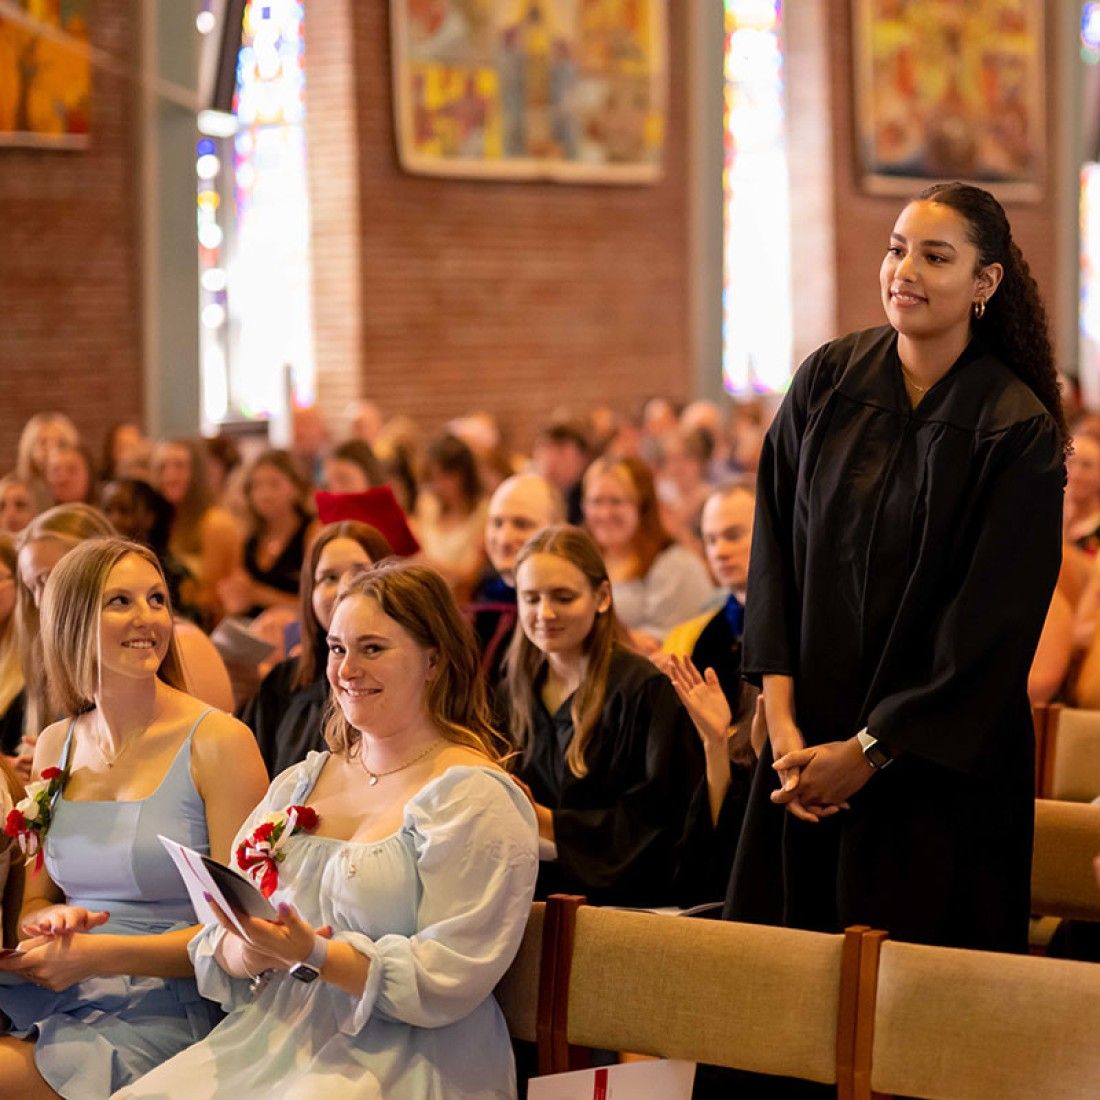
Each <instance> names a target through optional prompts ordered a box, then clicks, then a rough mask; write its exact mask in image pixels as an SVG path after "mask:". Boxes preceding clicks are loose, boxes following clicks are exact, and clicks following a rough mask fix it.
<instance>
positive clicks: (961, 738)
mask: <svg viewBox="0 0 1100 1100" xmlns="http://www.w3.org/2000/svg"><path fill="white" fill-rule="evenodd" d="M999 447H1000V451H1001V454H1000V455H999V456H998V461H999V462H1000V464H1001V468H1000V470H999V472H998V474H997V475H996V477H995V479H994V480H993V483H992V485H991V486H990V489H989V492H988V494H987V496H986V500H985V506H984V507H983V508H982V509H981V510H980V512H976V513H975V514H973V515H972V516H970V517H969V518H968V521H967V522H968V525H970V526H971V528H972V530H973V534H972V535H970V536H969V537H970V540H971V543H972V546H973V549H972V551H971V552H970V554H969V555H968V557H967V560H966V561H965V562H964V563H963V564H962V565H961V567H960V571H959V572H960V575H959V577H958V579H957V582H956V586H955V588H954V590H953V592H952V594H951V596H950V598H949V599H948V600H947V601H946V602H945V605H944V607H943V610H942V612H941V613H940V615H939V616H938V620H937V622H936V625H935V627H934V630H933V631H932V635H931V638H930V640H929V641H930V652H931V661H930V675H929V676H928V678H927V680H925V681H924V682H923V683H921V684H919V685H916V686H912V687H907V688H905V689H903V690H900V691H896V692H894V693H893V694H890V695H887V696H886V697H885V698H883V699H881V700H880V701H879V702H878V704H877V705H876V706H875V707H874V708H873V709H872V710H871V713H870V715H869V716H868V721H867V728H868V730H869V731H870V732H871V733H872V734H874V736H875V737H877V738H879V739H880V740H882V741H883V742H884V743H885V744H887V745H888V746H889V747H890V748H891V749H894V750H895V751H902V752H911V753H913V754H915V755H917V756H922V757H925V758H926V759H928V760H931V761H933V762H934V763H937V764H941V765H943V766H945V767H948V768H952V769H954V770H957V771H961V772H964V773H970V772H973V771H974V770H975V769H976V768H977V767H979V765H980V764H981V762H982V760H983V758H984V757H986V756H987V754H989V753H991V752H994V750H995V745H996V741H997V735H998V733H1000V732H1001V729H1002V727H1003V725H1004V721H1003V719H1002V715H1005V714H1006V713H1010V712H1011V711H1012V709H1013V708H1018V707H1020V706H1026V702H1027V700H1026V697H1025V696H1024V692H1025V690H1026V685H1027V674H1028V669H1029V668H1030V667H1031V661H1032V659H1033V657H1034V656H1035V648H1036V646H1037V645H1038V643H1039V634H1040V633H1041V632H1042V629H1043V621H1044V619H1045V618H1046V613H1047V609H1048V607H1049V606H1050V598H1051V595H1052V594H1053V592H1054V585H1055V582H1056V581H1057V578H1058V569H1059V567H1060V565H1061V560H1062V488H1063V484H1064V481H1065V467H1064V463H1063V460H1062V448H1061V442H1060V440H1059V438H1058V434H1057V430H1056V428H1055V425H1054V422H1053V420H1051V418H1050V417H1049V416H1047V415H1046V414H1043V415H1041V416H1036V417H1033V418H1031V419H1030V420H1027V421H1023V422H1021V423H1019V424H1016V425H1014V426H1013V428H1012V429H1011V431H1009V432H1007V433H1006V435H1005V438H1004V440H1003V441H1002V443H1001V444H1000V445H999ZM1013 686H1016V692H1015V694H1014V693H1013V691H1012V690H1011V688H1012V687H1013Z"/></svg>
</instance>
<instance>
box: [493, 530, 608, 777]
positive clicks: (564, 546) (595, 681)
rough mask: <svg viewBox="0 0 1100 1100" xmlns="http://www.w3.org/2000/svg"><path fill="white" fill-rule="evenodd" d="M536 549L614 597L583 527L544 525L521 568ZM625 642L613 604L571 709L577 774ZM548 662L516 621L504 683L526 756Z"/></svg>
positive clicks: (596, 629) (584, 768)
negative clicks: (619, 649) (538, 684)
mask: <svg viewBox="0 0 1100 1100" xmlns="http://www.w3.org/2000/svg"><path fill="white" fill-rule="evenodd" d="M532 554H553V555H554V556H555V557H559V558H561V559H562V560H563V561H567V562H569V564H570V565H573V566H576V568H577V569H579V570H580V571H581V573H583V574H584V578H585V580H586V581H587V582H588V584H589V585H590V586H591V587H592V591H593V592H595V591H596V590H597V589H599V588H600V587H601V586H602V585H606V586H607V591H608V594H609V596H610V592H611V580H610V578H609V577H608V575H607V566H606V565H604V561H603V558H602V557H601V556H600V551H599V548H598V547H597V546H596V543H595V541H594V540H593V538H592V536H591V535H589V534H588V532H587V531H582V530H581V529H580V528H579V527H570V526H568V525H567V524H559V525H557V526H554V527H544V528H543V529H542V530H541V531H539V533H538V534H536V535H534V536H532V537H531V538H530V539H528V540H527V542H526V543H524V546H523V549H522V550H520V552H519V555H518V557H517V558H516V573H517V575H518V573H519V569H520V567H521V566H522V565H523V563H524V562H525V561H526V560H527V559H528V558H529V557H531V555H532ZM625 641H626V632H625V631H624V630H623V627H622V624H621V623H620V622H619V619H618V617H617V616H616V614H615V607H614V605H613V604H612V605H609V606H608V608H607V610H606V611H604V612H602V613H601V614H597V615H596V619H595V621H594V622H593V624H592V629H591V630H590V631H589V632H588V637H587V638H585V640H584V653H585V656H586V657H587V664H586V665H585V670H584V678H583V679H582V680H581V685H580V687H579V688H577V690H576V692H575V693H574V695H573V702H572V704H571V706H570V708H569V713H570V717H571V718H572V720H573V736H572V737H571V738H570V740H569V745H568V747H567V748H566V750H565V762H566V764H567V765H568V766H569V770H570V771H571V772H572V773H573V774H574V775H575V776H577V777H578V778H580V777H582V776H584V775H587V774H588V762H587V761H586V760H585V751H586V750H587V748H588V743H589V741H590V740H591V738H592V733H593V731H594V730H595V728H596V726H597V724H598V723H599V720H600V713H601V712H602V710H603V704H604V697H605V696H606V695H607V675H608V670H609V669H610V667H611V656H612V654H613V653H614V651H615V645H616V643H619V644H623V643H625ZM545 663H546V654H544V653H543V652H542V650H541V649H539V647H538V646H537V645H535V643H534V642H532V641H531V639H530V638H528V637H527V634H526V633H525V632H524V630H523V627H522V625H517V626H516V629H515V633H514V634H513V635H512V643H511V645H510V646H509V648H508V659H507V666H506V667H507V671H506V674H505V683H506V684H507V689H508V711H509V723H508V725H509V729H510V731H511V734H512V740H513V741H514V743H515V745H516V748H517V749H519V751H520V753H521V754H523V755H524V756H527V755H529V753H530V742H531V740H532V737H533V735H534V709H535V681H536V680H537V679H538V676H539V673H540V672H541V671H542V668H543V665H545Z"/></svg>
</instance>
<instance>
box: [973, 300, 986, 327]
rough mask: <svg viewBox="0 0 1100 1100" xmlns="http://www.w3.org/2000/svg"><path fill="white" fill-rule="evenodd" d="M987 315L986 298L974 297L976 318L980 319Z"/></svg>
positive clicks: (976, 319)
mask: <svg viewBox="0 0 1100 1100" xmlns="http://www.w3.org/2000/svg"><path fill="white" fill-rule="evenodd" d="M984 316H985V299H984V298H975V299H974V320H975V321H980V320H981V319H982V318H983V317H984Z"/></svg>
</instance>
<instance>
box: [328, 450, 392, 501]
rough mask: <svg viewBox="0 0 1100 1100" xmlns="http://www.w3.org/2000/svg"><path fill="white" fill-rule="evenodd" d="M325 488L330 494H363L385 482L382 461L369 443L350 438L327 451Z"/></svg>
mask: <svg viewBox="0 0 1100 1100" xmlns="http://www.w3.org/2000/svg"><path fill="white" fill-rule="evenodd" d="M324 471H325V488H326V489H327V490H328V491H329V492H330V493H362V492H365V491H366V490H367V489H374V488H376V487H377V486H379V485H384V484H385V483H386V474H385V471H384V470H383V469H382V464H381V463H380V462H379V461H378V459H377V458H376V457H375V454H374V451H372V450H371V447H370V444H369V443H367V442H365V441H364V440H362V439H349V440H348V441H347V442H345V443H341V444H340V445H339V446H337V447H333V449H332V450H331V451H330V452H329V454H328V457H327V458H326V459H325V463H324Z"/></svg>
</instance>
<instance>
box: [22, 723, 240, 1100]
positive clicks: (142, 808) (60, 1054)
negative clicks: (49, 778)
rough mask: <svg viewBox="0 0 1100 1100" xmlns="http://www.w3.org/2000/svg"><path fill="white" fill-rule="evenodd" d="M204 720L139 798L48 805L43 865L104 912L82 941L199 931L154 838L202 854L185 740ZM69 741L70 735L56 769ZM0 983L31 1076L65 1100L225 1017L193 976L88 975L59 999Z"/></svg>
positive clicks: (103, 1093) (149, 1063)
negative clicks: (27, 1040)
mask: <svg viewBox="0 0 1100 1100" xmlns="http://www.w3.org/2000/svg"><path fill="white" fill-rule="evenodd" d="M208 713H209V711H208V710H207V711H203V713H202V714H201V715H199V717H198V719H197V720H196V721H195V723H194V725H193V726H192V727H191V729H190V730H189V731H188V733H187V736H186V737H185V738H184V740H183V743H182V744H181V745H180V748H179V750H178V751H177V753H176V755H175V758H174V759H173V761H172V763H171V765H170V766H169V768H168V771H167V772H166V773H165V775H164V778H163V779H162V780H161V782H160V785H159V786H158V787H157V789H156V790H155V791H154V792H153V793H152V794H151V795H149V797H148V798H143V799H137V800H131V801H125V802H99V801H96V802H86V801H76V802H70V801H68V800H66V799H65V798H64V797H62V796H60V795H59V796H58V797H56V798H55V800H54V804H53V821H52V823H51V825H50V831H49V833H48V834H47V836H46V844H45V866H46V869H47V870H48V871H49V874H50V878H51V879H53V881H54V882H55V883H56V884H57V886H58V887H59V888H60V889H61V890H62V891H63V892H64V894H65V898H66V900H67V901H68V903H69V904H70V905H80V906H85V907H86V908H88V909H94V910H100V909H105V910H107V911H108V912H109V913H110V915H111V916H110V920H108V921H107V923H106V924H104V925H103V926H102V927H100V928H95V929H93V930H92V932H91V933H90V934H91V935H97V934H100V933H112V934H114V935H122V936H137V935H149V934H152V933H157V932H170V931H173V930H174V929H177V928H186V927H187V926H188V925H193V924H195V923H196V921H195V911H194V909H193V908H192V906H191V902H190V901H189V900H188V897H187V891H186V890H185V889H184V888H183V883H182V882H181V880H180V877H179V874H178V873H177V872H176V869H175V866H174V865H173V864H172V861H171V860H170V859H169V858H168V854H167V853H166V852H165V850H164V847H163V846H162V845H161V843H160V841H158V840H157V833H163V834H164V835H165V836H169V837H171V838H172V839H173V840H177V841H179V843H180V844H186V845H187V846H188V847H190V848H195V849H196V850H197V851H200V852H209V850H210V841H209V838H208V836H207V831H206V810H205V807H204V805H203V801H202V798H201V797H200V796H199V793H198V791H196V790H195V784H194V782H193V781H192V778H191V741H192V738H193V736H194V733H195V729H196V728H197V727H198V725H199V723H200V722H201V721H202V720H203V718H204V717H205V716H206V714H208ZM72 741H73V728H72V726H70V727H69V735H68V737H67V738H66V740H65V747H64V749H63V751H62V755H61V767H63V768H64V767H67V765H68V760H69V757H70V754H71V752H72ZM30 873H31V872H30V871H28V874H30ZM29 885H33V880H32V882H31V883H30V884H29ZM0 982H2V983H4V984H0V1010H2V1011H3V1012H5V1013H6V1014H7V1015H8V1017H9V1018H10V1019H11V1024H12V1033H13V1034H15V1035H18V1036H20V1037H28V1036H30V1037H33V1036H35V1035H37V1039H36V1041H35V1047H34V1058H35V1064H36V1065H37V1066H38V1071H39V1073H41V1074H42V1076H43V1077H44V1078H45V1079H46V1081H47V1083H48V1084H49V1085H50V1087H51V1088H53V1090H54V1091H55V1092H58V1093H60V1094H61V1095H62V1096H63V1097H65V1098H66V1100H103V1098H104V1097H107V1096H110V1094H111V1093H112V1092H113V1091H114V1090H115V1089H118V1088H120V1087H121V1086H122V1085H125V1084H127V1083H128V1082H130V1081H133V1080H135V1079H136V1078H138V1077H140V1076H141V1075H142V1074H143V1073H146V1072H148V1071H149V1070H150V1069H152V1068H153V1067H154V1066H157V1065H159V1064H160V1063H161V1062H164V1061H166V1060H167V1059H169V1058H171V1057H172V1056H173V1055H174V1054H178V1053H179V1052H180V1051H181V1050H183V1049H184V1048H185V1047H187V1046H190V1045H191V1043H194V1042H196V1041H197V1040H199V1039H201V1038H203V1036H205V1035H206V1034H207V1032H209V1031H210V1029H211V1028H212V1027H213V1026H214V1025H215V1024H216V1023H217V1022H218V1020H220V1019H221V1016H222V1014H221V1012H220V1011H219V1010H218V1008H217V1006H216V1005H214V1004H212V1003H211V1002H209V1001H207V1000H204V999H203V997H202V996H201V995H200V994H199V991H198V988H197V986H196V984H195V981H194V979H192V978H144V977H127V976H118V977H106V978H89V979H87V980H86V981H83V982H78V983H77V984H76V985H73V986H70V987H69V988H68V989H64V990H62V991H61V992H59V993H55V992H52V991H51V990H48V989H43V988H42V987H40V986H37V985H32V984H31V983H29V982H26V981H24V980H23V979H21V978H18V977H17V976H16V975H13V974H3V975H0ZM12 1100H14V1098H12Z"/></svg>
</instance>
